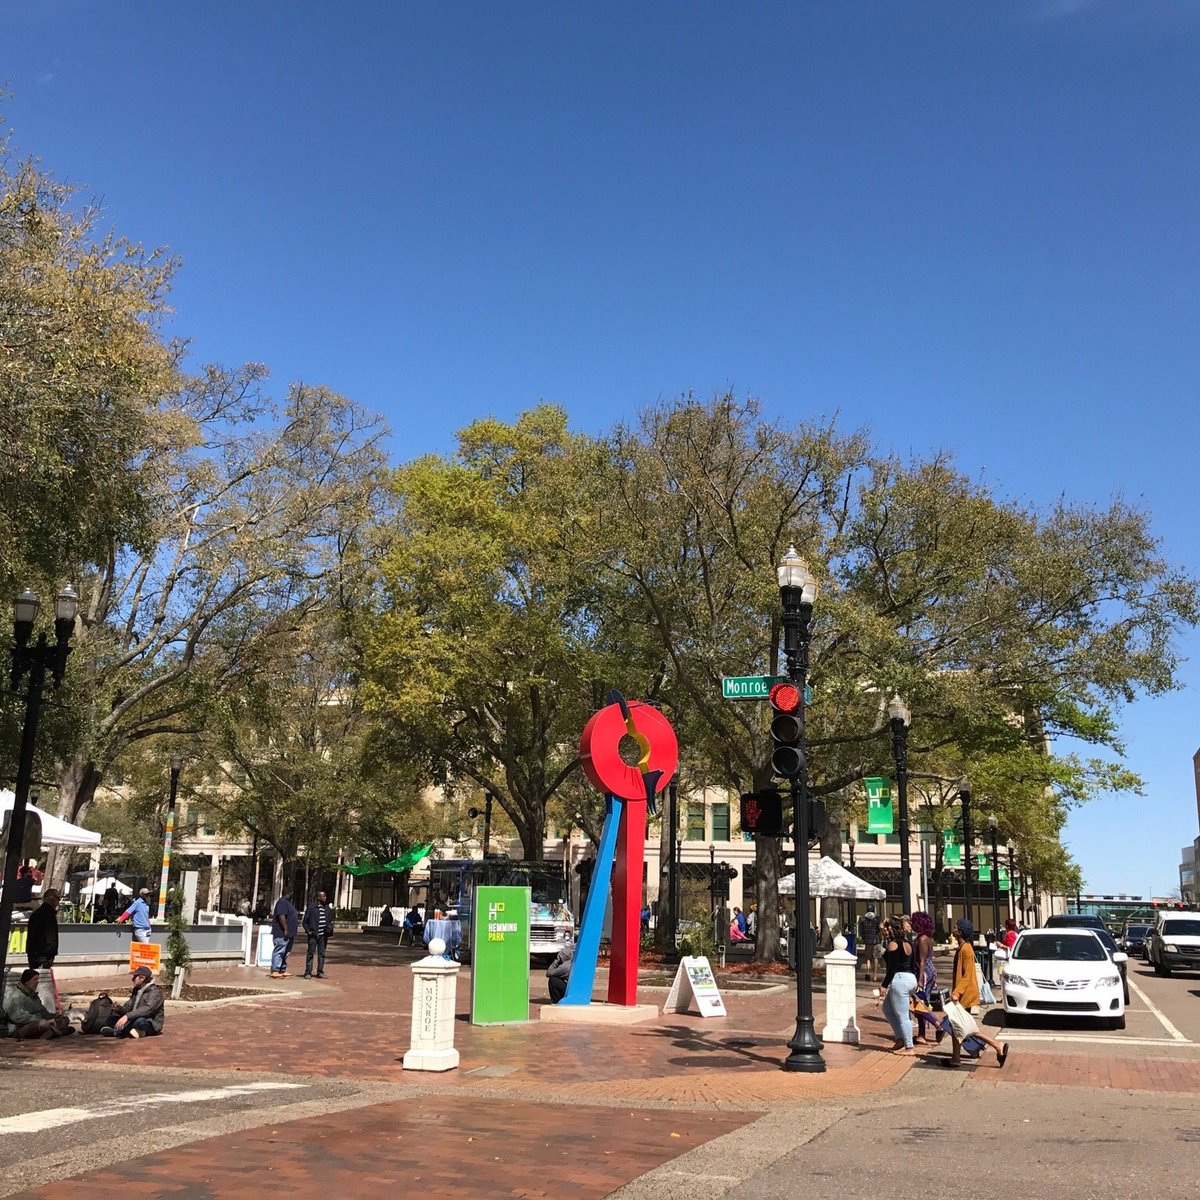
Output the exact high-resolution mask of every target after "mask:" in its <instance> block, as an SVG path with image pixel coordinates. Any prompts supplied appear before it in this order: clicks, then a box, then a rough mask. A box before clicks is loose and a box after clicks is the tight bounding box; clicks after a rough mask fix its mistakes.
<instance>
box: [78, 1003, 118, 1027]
mask: <svg viewBox="0 0 1200 1200" xmlns="http://www.w3.org/2000/svg"><path fill="white" fill-rule="evenodd" d="M114 1007H116V1006H115V1005H114V1004H113V1002H112V997H111V996H108V995H107V994H105V995H101V996H97V997H96V998H95V1000H93V1001H92V1002H91V1004H89V1005H88V1010H87V1012H86V1013H85V1014H84V1017H83V1025H82V1026H81V1032H83V1033H99V1032H100V1030H102V1029H103V1028H104V1027H105V1026H106V1025H111V1024H112V1015H113V1008H114Z"/></svg>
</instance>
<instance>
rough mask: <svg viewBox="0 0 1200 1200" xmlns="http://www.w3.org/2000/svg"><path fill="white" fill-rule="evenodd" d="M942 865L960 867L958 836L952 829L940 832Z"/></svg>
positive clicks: (960, 849) (960, 851) (960, 853)
mask: <svg viewBox="0 0 1200 1200" xmlns="http://www.w3.org/2000/svg"><path fill="white" fill-rule="evenodd" d="M942 865H943V866H946V867H961V866H962V845H961V843H960V842H959V840H958V834H957V833H955V832H954V830H953V829H943V830H942Z"/></svg>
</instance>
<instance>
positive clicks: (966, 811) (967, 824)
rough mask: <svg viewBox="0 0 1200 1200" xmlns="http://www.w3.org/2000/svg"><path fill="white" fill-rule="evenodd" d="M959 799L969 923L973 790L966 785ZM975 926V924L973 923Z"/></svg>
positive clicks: (966, 912)
mask: <svg viewBox="0 0 1200 1200" xmlns="http://www.w3.org/2000/svg"><path fill="white" fill-rule="evenodd" d="M958 799H959V802H960V803H961V804H962V826H963V860H964V861H963V867H964V870H965V876H964V878H963V898H964V904H963V907H964V910H965V911H964V913H963V915H964V916H965V917H966V918H967V920H968V921H970V920H971V871H972V869H973V868H974V865H975V859H974V849H975V838H974V836H973V835H972V832H971V789H970V788H969V787H967V786H966V785H965V784H964V785H963V786H962V787H961V788H959V790H958ZM972 924H974V922H972Z"/></svg>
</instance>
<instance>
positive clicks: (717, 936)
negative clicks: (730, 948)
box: [708, 842, 721, 946]
mask: <svg viewBox="0 0 1200 1200" xmlns="http://www.w3.org/2000/svg"><path fill="white" fill-rule="evenodd" d="M708 907H709V912H710V913H711V917H710V920H711V921H712V930H713V942H714V943H715V944H716V945H718V946H719V945H720V944H721V930H720V928H719V927H718V925H717V846H716V843H715V842H709V843H708Z"/></svg>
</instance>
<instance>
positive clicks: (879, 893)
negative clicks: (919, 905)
mask: <svg viewBox="0 0 1200 1200" xmlns="http://www.w3.org/2000/svg"><path fill="white" fill-rule="evenodd" d="M779 894H780V895H781V896H794V895H795V894H796V876H795V875H784V876H783V877H782V878H781V879H780V880H779ZM808 894H809V895H810V896H827V897H831V898H832V899H835V900H883V899H886V897H887V893H886V892H885V891H884V890H883V888H877V887H876V886H875V885H874V884H873V883H868V882H867V881H866V880H865V879H860V878H859V877H858V876H857V875H855V874H852V873H851V872H850V871H847V870H846V868H845V867H843V866H842V864H841V863H839V862H837V861H835V860H834V859H832V858H830V857H829V856H828V855H826V856H825V857H824V858H820V859H818V860H817V861H816V862H815V863H812V864H811V865H810V866H809V868H808Z"/></svg>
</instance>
